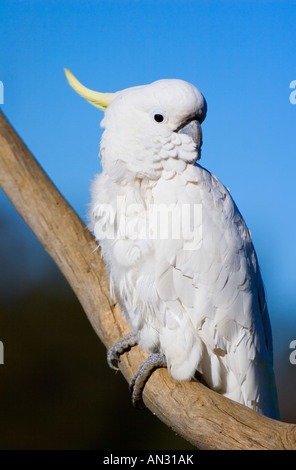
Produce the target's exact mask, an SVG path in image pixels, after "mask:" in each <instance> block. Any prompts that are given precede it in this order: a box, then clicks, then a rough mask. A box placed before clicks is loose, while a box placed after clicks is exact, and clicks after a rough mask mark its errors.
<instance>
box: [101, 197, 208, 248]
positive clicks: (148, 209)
mask: <svg viewBox="0 0 296 470" xmlns="http://www.w3.org/2000/svg"><path fill="white" fill-rule="evenodd" d="M94 214H95V216H96V217H97V219H99V222H98V223H97V224H96V225H95V234H96V237H97V239H98V240H106V239H108V240H114V239H117V240H181V239H182V240H183V242H184V246H183V248H184V249H185V250H194V249H197V247H198V245H199V243H201V239H202V205H201V204H147V205H145V207H144V206H143V205H142V204H134V203H131V204H128V203H127V202H126V200H125V198H124V197H118V198H117V201H116V207H113V205H112V204H99V205H98V206H97V207H96V208H95V210H94Z"/></svg>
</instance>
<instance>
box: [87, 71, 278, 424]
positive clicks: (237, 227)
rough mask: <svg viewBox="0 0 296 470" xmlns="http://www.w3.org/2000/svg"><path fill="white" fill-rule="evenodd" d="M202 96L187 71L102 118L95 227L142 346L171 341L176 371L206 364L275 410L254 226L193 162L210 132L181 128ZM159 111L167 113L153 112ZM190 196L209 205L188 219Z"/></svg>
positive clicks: (185, 375) (239, 393)
mask: <svg viewBox="0 0 296 470" xmlns="http://www.w3.org/2000/svg"><path fill="white" fill-rule="evenodd" d="M202 107H204V101H203V98H202V96H201V95H200V93H199V92H198V90H197V89H196V88H195V87H193V86H192V85H190V84H188V83H186V82H183V81H181V80H161V81H159V82H155V83H153V84H151V85H147V86H144V87H136V88H135V89H133V88H131V89H128V90H124V91H123V92H121V93H117V94H116V97H115V99H114V101H113V102H112V103H111V104H110V105H109V107H108V108H107V110H106V113H105V118H104V121H103V123H102V124H103V126H104V127H106V130H105V131H104V134H103V137H102V144H101V156H102V166H103V173H102V174H100V175H99V176H97V177H96V179H95V182H94V184H93V187H92V208H91V226H92V229H93V231H94V233H95V235H96V236H97V238H98V239H99V240H100V245H101V249H102V256H103V258H104V260H105V262H106V265H107V269H108V272H109V274H110V279H111V282H112V285H113V286H114V289H115V291H116V293H117V295H118V297H119V301H120V304H121V307H122V309H123V312H124V314H125V317H126V319H127V320H128V321H129V323H130V324H131V326H132V327H133V328H134V329H136V330H137V331H138V336H139V344H140V346H141V347H142V348H143V349H145V350H146V351H147V352H155V351H156V350H158V351H160V352H163V353H164V354H165V356H166V359H167V363H168V370H169V372H170V373H171V375H172V376H173V377H174V378H176V379H178V380H189V379H191V378H192V377H193V376H194V374H195V373H196V371H199V372H201V373H202V374H203V377H204V380H205V381H206V382H207V383H208V385H209V386H210V387H212V388H213V389H215V390H217V391H219V392H220V393H222V394H224V395H225V396H227V397H229V398H231V399H233V400H236V401H238V402H240V403H243V404H245V405H247V406H250V407H251V408H254V406H256V409H257V410H258V411H260V412H262V413H264V414H266V415H269V416H272V417H278V410H277V399H276V388H275V381H274V376H273V369H272V339H271V330H270V325H269V319H268V312H267V307H266V302H265V297H264V290H263V285H262V280H261V276H260V271H259V268H258V263H257V258H256V254H255V251H254V248H253V245H252V243H251V239H250V234H249V231H248V229H247V227H246V225H245V223H244V221H243V218H242V216H241V214H240V213H239V211H238V209H237V207H236V205H235V204H234V202H233V200H232V198H231V196H230V194H229V191H228V189H226V188H225V187H224V186H223V184H222V183H221V182H220V181H219V180H218V179H217V178H216V177H215V176H213V175H212V174H211V173H209V172H208V171H207V170H205V169H204V168H202V167H201V166H199V165H197V164H196V163H195V160H196V159H197V158H198V156H199V147H200V142H201V138H200V137H199V140H196V141H194V140H193V138H192V137H190V135H187V134H184V133H182V132H178V128H179V127H180V126H181V125H182V124H183V123H184V122H186V120H187V119H188V117H192V116H194V115H198V114H200V113H201V109H202ZM155 110H157V113H161V112H162V113H163V115H164V116H165V119H164V122H162V123H157V122H155V121H154V120H153V115H154V114H153V113H154V112H155ZM198 142H199V143H198ZM103 204H106V205H108V207H109V208H110V214H108V215H107V216H105V217H102V214H101V209H100V207H101V206H102V205H103ZM165 205H167V206H170V212H169V216H168V217H167V218H165V216H164V213H163V212H161V211H160V212H159V214H158V216H159V215H160V216H161V220H162V221H163V220H165V224H164V226H165V227H167V229H168V234H167V236H166V237H164V236H163V231H160V230H159V228H160V227H161V221H160V220H159V217H156V216H155V212H154V213H153V210H155V208H156V209H159V208H160V207H161V206H165ZM184 205H186V207H187V209H188V207H189V208H190V210H191V211H192V210H193V209H194V206H195V205H201V208H202V212H201V218H198V217H196V218H192V217H191V218H190V220H189V221H188V220H187V222H188V224H187V225H186V226H185V227H182V217H180V216H179V215H180V212H178V211H181V212H182V210H184ZM152 213H153V215H152ZM118 220H121V221H122V222H123V223H122V224H121V225H118V222H116V221H118ZM151 220H152V222H151ZM183 223H184V221H183ZM103 225H104V227H105V233H106V234H107V236H106V237H105V238H104V237H102V233H103V232H104V231H103V228H104V227H103ZM147 227H148V230H147ZM178 231H179V235H178V236H177V237H176V236H175V237H174V236H172V232H178ZM110 233H114V236H113V238H111V237H110V236H109V235H110ZM195 236H196V238H195ZM191 239H194V245H192V246H193V248H192V247H191V249H188V246H189V245H188V241H190V240H191ZM254 404H255V405H254Z"/></svg>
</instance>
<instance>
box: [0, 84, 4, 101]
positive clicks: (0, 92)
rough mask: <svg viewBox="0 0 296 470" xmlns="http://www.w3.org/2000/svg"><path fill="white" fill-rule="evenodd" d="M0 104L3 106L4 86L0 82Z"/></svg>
mask: <svg viewBox="0 0 296 470" xmlns="http://www.w3.org/2000/svg"><path fill="white" fill-rule="evenodd" d="M0 104H4V85H3V82H1V81H0Z"/></svg>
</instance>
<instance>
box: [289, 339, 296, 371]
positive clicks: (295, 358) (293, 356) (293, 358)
mask: <svg viewBox="0 0 296 470" xmlns="http://www.w3.org/2000/svg"><path fill="white" fill-rule="evenodd" d="M290 349H293V351H292V352H291V353H290V356H289V360H290V363H291V364H292V365H293V366H295V365H296V339H294V340H293V341H291V343H290Z"/></svg>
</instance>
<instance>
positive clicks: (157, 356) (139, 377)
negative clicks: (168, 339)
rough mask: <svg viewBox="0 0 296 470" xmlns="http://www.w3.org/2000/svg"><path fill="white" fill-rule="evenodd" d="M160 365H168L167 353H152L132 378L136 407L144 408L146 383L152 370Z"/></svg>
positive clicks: (131, 384)
mask: <svg viewBox="0 0 296 470" xmlns="http://www.w3.org/2000/svg"><path fill="white" fill-rule="evenodd" d="M159 367H167V362H166V358H165V355H164V354H161V353H153V354H150V356H148V358H147V359H146V361H145V362H143V364H141V365H140V367H139V369H138V370H137V372H136V373H135V374H134V375H133V377H132V378H131V381H130V385H129V388H130V391H131V392H132V402H133V405H134V407H135V408H143V400H142V393H143V389H144V386H145V383H146V382H147V380H148V379H149V377H150V375H151V374H152V372H153V371H154V370H155V369H158V368H159Z"/></svg>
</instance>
